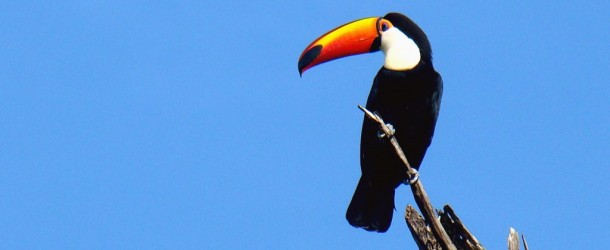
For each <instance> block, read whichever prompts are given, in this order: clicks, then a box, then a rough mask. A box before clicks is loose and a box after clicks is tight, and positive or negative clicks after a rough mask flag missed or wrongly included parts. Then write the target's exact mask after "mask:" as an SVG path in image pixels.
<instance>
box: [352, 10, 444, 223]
mask: <svg viewBox="0 0 610 250" xmlns="http://www.w3.org/2000/svg"><path fill="white" fill-rule="evenodd" d="M384 19H387V20H389V21H390V22H392V24H393V25H394V27H396V28H398V29H399V30H400V31H402V32H403V33H404V34H405V35H407V36H408V37H409V38H411V39H412V40H413V41H414V42H415V43H416V45H417V46H418V48H419V50H420V53H421V60H420V62H419V63H418V65H417V66H415V67H414V68H412V69H409V70H404V71H394V70H389V69H386V68H384V67H382V68H381V69H380V70H379V72H378V73H377V76H376V77H375V80H374V82H373V86H372V88H371V92H370V94H369V97H368V100H367V104H366V108H367V109H368V110H370V111H376V112H378V113H379V114H380V115H381V116H382V117H383V119H384V120H385V122H386V123H390V124H392V125H393V126H394V128H395V130H396V134H395V137H396V139H397V140H398V143H399V144H400V145H401V147H402V148H403V150H404V151H405V154H406V156H407V159H408V160H409V163H410V164H411V166H412V167H414V168H416V169H419V167H420V165H421V163H422V160H423V158H424V155H425V154H426V150H427V149H428V146H430V143H431V141H432V137H433V135H434V128H435V126H436V121H437V117H438V114H439V108H440V103H441V96H442V91H443V82H442V79H441V76H440V75H439V74H438V73H437V72H436V71H435V70H434V67H433V65H432V51H431V48H430V43H429V42H428V38H427V37H426V35H425V33H424V32H423V31H422V30H421V29H420V28H419V27H418V26H417V24H415V23H414V22H413V21H411V20H410V19H409V18H407V17H406V16H404V15H402V14H398V13H390V14H388V15H386V16H385V17H384ZM360 150H361V152H360V165H361V170H362V176H361V178H360V181H359V182H358V186H357V188H356V191H355V192H354V196H353V198H352V201H351V203H350V205H349V207H348V210H347V214H346V218H347V220H348V222H349V223H350V224H351V225H352V226H355V227H360V228H364V229H366V230H368V231H377V232H385V231H387V230H388V228H389V227H390V223H391V221H392V214H393V212H394V190H395V189H396V188H397V187H398V186H399V185H400V184H401V183H403V182H404V181H405V178H406V176H407V175H406V169H405V167H404V166H403V165H402V162H401V161H400V159H399V158H398V157H397V156H396V154H395V153H394V150H393V148H392V147H391V145H390V143H388V141H387V140H386V139H384V138H380V137H379V128H378V125H377V124H376V123H374V122H372V121H370V120H369V119H367V118H365V119H364V122H363V125H362V134H361V144H360Z"/></svg>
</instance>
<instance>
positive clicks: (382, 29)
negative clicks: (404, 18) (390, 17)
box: [381, 23, 389, 31]
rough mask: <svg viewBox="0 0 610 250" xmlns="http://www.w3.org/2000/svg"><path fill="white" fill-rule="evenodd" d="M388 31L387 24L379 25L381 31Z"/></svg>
mask: <svg viewBox="0 0 610 250" xmlns="http://www.w3.org/2000/svg"><path fill="white" fill-rule="evenodd" d="M388 29H389V27H388V24H387V23H382V24H381V31H386V30H388Z"/></svg>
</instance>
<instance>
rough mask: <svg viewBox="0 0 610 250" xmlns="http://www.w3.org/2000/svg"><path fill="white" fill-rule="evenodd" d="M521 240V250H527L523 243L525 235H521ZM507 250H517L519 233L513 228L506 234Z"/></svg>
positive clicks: (525, 242) (524, 242)
mask: <svg viewBox="0 0 610 250" xmlns="http://www.w3.org/2000/svg"><path fill="white" fill-rule="evenodd" d="M521 239H522V240H523V249H525V250H529V247H528V246H527V241H525V235H523V234H521ZM507 241H508V250H519V233H518V232H517V230H515V229H514V228H512V227H511V228H510V232H509V233H508V239H507Z"/></svg>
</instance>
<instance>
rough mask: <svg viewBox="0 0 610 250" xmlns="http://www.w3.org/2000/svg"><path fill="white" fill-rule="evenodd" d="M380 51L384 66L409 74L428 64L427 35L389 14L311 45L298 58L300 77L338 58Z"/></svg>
mask: <svg viewBox="0 0 610 250" xmlns="http://www.w3.org/2000/svg"><path fill="white" fill-rule="evenodd" d="M380 50H381V51H382V52H383V53H384V55H385V61H384V64H383V66H384V67H385V68H387V69H390V70H397V71H398V70H401V71H402V70H409V69H412V68H415V67H416V66H417V65H418V64H419V63H420V62H421V61H422V60H431V51H430V43H429V42H428V38H427V37H426V34H425V33H424V32H423V31H422V30H421V29H420V28H419V26H417V24H415V23H414V22H413V21H411V19H409V18H408V17H406V16H404V15H402V14H399V13H389V14H387V15H385V16H384V17H369V18H364V19H360V20H356V21H353V22H350V23H347V24H344V25H342V26H340V27H338V28H335V29H333V30H331V31H329V32H327V33H326V34H324V35H322V36H321V37H320V38H318V39H316V40H315V41H313V42H312V43H311V44H310V45H309V46H307V48H305V50H304V51H303V53H302V54H301V56H300V57H299V73H300V74H303V72H305V71H306V70H308V69H310V68H311V67H313V66H316V65H318V64H321V63H324V62H328V61H331V60H334V59H338V58H341V57H346V56H351V55H357V54H364V53H370V52H376V51H380Z"/></svg>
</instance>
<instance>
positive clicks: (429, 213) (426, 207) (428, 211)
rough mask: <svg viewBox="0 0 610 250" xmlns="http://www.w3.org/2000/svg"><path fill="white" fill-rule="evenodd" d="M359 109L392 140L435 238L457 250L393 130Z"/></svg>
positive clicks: (416, 199) (418, 204) (371, 114)
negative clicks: (438, 218)
mask: <svg viewBox="0 0 610 250" xmlns="http://www.w3.org/2000/svg"><path fill="white" fill-rule="evenodd" d="M358 108H360V110H362V111H363V112H364V113H365V114H366V116H367V117H368V118H369V119H371V120H373V121H375V122H377V124H378V125H379V129H380V130H381V131H383V133H384V134H385V135H386V136H387V137H388V139H389V140H390V143H391V144H392V146H394V150H395V151H396V154H397V155H398V157H399V158H400V159H401V160H402V162H403V163H404V165H405V167H406V168H407V174H408V175H409V176H408V177H409V179H412V180H414V181H413V182H412V183H411V191H413V196H414V198H415V202H416V203H417V206H418V207H419V209H420V210H421V212H422V214H423V215H424V218H425V219H426V222H427V223H428V225H430V227H431V229H432V233H434V236H435V237H436V238H437V240H438V242H439V244H440V246H441V247H442V249H447V250H456V249H457V248H456V247H455V245H453V243H452V242H451V239H450V238H449V235H447V232H445V230H444V229H443V227H442V225H441V223H440V221H439V220H437V217H436V214H435V212H434V208H433V207H432V205H431V203H430V200H429V199H428V195H427V194H426V191H425V190H424V186H423V185H422V183H421V181H420V180H418V179H415V178H417V171H416V170H415V169H414V168H412V167H411V165H410V164H409V161H408V160H407V157H406V156H405V154H404V152H403V151H402V148H401V147H400V145H399V144H398V141H397V140H396V138H395V137H394V131H392V129H390V128H389V127H388V126H387V125H386V124H385V123H384V122H383V119H382V118H381V116H380V115H379V114H373V113H372V112H370V111H368V110H367V109H366V108H364V107H362V106H360V105H358Z"/></svg>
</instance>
